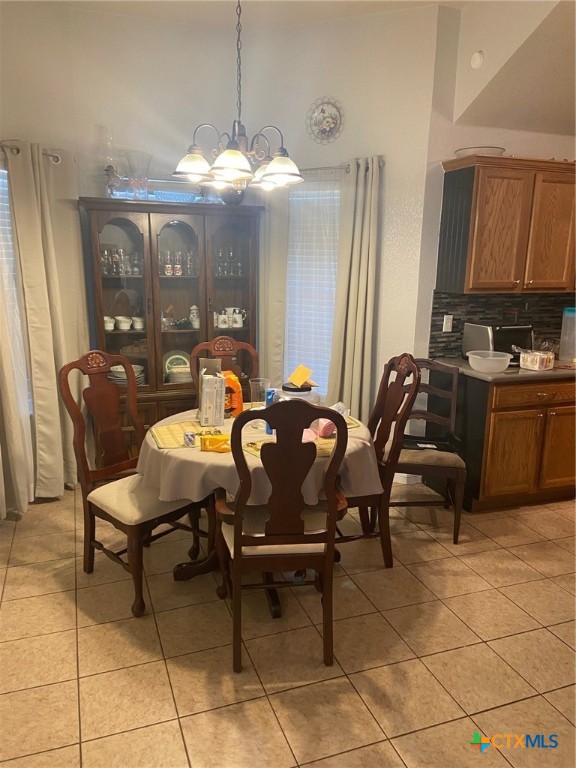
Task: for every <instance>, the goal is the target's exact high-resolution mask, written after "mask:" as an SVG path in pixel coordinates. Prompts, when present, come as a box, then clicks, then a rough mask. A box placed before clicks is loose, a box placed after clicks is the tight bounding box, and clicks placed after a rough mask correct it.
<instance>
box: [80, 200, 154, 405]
mask: <svg viewBox="0 0 576 768" xmlns="http://www.w3.org/2000/svg"><path fill="white" fill-rule="evenodd" d="M91 231H92V262H93V275H94V313H93V322H94V325H95V328H94V330H95V335H96V337H97V340H98V341H97V343H98V346H99V347H100V349H103V350H105V351H106V352H109V353H111V354H119V355H125V356H126V357H127V358H128V359H129V360H130V361H131V362H132V364H133V365H134V366H135V372H136V381H137V383H138V388H139V389H142V390H144V391H145V390H150V389H151V388H153V387H154V386H155V372H154V346H153V333H152V314H151V275H150V247H149V237H148V216H147V215H146V214H143V213H133V212H125V211H118V212H109V211H108V212H94V213H92V226H91ZM136 366H139V367H136Z"/></svg>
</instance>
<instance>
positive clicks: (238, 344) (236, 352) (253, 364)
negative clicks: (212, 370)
mask: <svg viewBox="0 0 576 768" xmlns="http://www.w3.org/2000/svg"><path fill="white" fill-rule="evenodd" d="M201 357H219V358H221V360H222V370H223V371H232V372H233V373H235V374H236V376H238V379H239V381H240V384H241V385H242V388H243V390H245V394H247V384H248V379H251V378H255V377H257V376H258V368H259V363H258V353H257V352H256V350H255V349H254V347H253V346H252V345H251V344H248V343H247V342H245V341H236V339H233V338H232V337H231V336H217V337H216V338H215V339H212V341H202V342H200V344H197V345H196V346H195V347H194V349H193V350H192V352H191V353H190V374H191V376H192V381H193V382H194V386H195V387H196V392H198V365H199V363H198V361H199V359H200V358H201Z"/></svg>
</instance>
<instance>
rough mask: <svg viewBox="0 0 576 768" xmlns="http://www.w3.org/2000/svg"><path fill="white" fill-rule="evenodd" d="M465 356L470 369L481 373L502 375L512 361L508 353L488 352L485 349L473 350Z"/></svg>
mask: <svg viewBox="0 0 576 768" xmlns="http://www.w3.org/2000/svg"><path fill="white" fill-rule="evenodd" d="M467 355H468V362H469V363H470V368H473V369H474V370H475V371H481V372H482V373H502V371H505V370H506V368H508V366H509V365H510V360H512V355H511V354H509V353H508V352H490V351H489V350H487V349H475V350H473V351H471V352H468V353H467Z"/></svg>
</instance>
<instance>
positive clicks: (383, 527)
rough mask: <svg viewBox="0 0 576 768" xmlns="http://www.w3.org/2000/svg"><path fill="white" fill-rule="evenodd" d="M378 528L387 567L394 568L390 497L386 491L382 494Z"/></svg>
mask: <svg viewBox="0 0 576 768" xmlns="http://www.w3.org/2000/svg"><path fill="white" fill-rule="evenodd" d="M378 530H379V531H380V545H381V546H382V556H383V558H384V565H385V566H386V568H392V567H393V565H394V558H393V556H392V541H391V539H390V499H389V496H387V495H386V494H385V493H384V494H382V498H381V499H380V505H379V506H378Z"/></svg>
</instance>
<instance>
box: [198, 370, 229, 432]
mask: <svg viewBox="0 0 576 768" xmlns="http://www.w3.org/2000/svg"><path fill="white" fill-rule="evenodd" d="M198 383H199V390H200V395H199V403H200V407H199V408H198V421H199V422H200V426H202V427H207V426H212V427H221V426H222V425H223V424H224V399H225V395H226V381H225V379H224V377H223V376H222V374H220V373H215V374H213V375H211V374H209V373H205V372H204V371H202V373H201V374H200V379H199V382H198Z"/></svg>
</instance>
